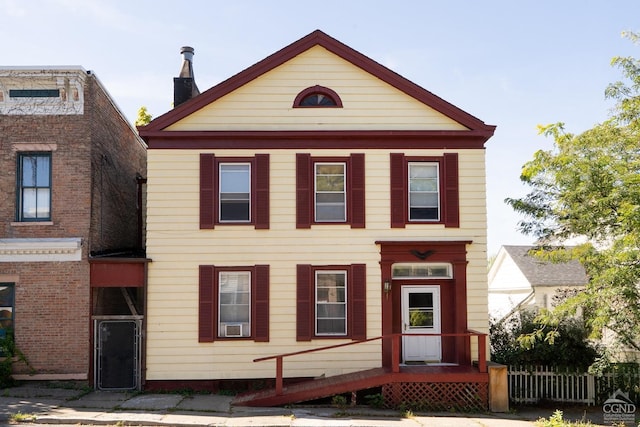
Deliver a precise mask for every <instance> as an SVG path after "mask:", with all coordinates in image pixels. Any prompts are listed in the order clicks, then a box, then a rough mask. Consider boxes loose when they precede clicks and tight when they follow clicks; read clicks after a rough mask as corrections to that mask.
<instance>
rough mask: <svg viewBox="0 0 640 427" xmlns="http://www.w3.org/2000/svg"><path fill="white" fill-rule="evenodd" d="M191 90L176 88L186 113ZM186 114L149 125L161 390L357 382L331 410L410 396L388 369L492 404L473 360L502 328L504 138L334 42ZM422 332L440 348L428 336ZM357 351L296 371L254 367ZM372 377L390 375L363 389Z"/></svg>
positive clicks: (153, 329)
mask: <svg viewBox="0 0 640 427" xmlns="http://www.w3.org/2000/svg"><path fill="white" fill-rule="evenodd" d="M183 52H187V53H188V54H186V55H185V61H187V62H189V61H191V53H192V50H189V49H183ZM185 68H187V69H188V68H190V67H183V70H185ZM185 79H186V80H185ZM189 79H192V75H191V76H188V75H186V76H185V75H183V74H182V73H181V77H180V78H178V79H176V81H175V83H176V95H175V98H176V100H178V99H180V98H181V97H182V95H183V94H184V90H186V91H189V90H191V86H190V82H192V81H191V80H189ZM185 88H186V89H185ZM183 89H184V90H183ZM178 104H179V103H178V102H176V106H175V108H174V109H173V110H172V111H170V112H168V113H166V114H165V115H162V116H160V117H157V118H156V119H155V120H153V121H152V122H151V123H150V124H149V125H147V126H146V127H142V128H140V129H139V130H140V135H141V136H142V137H143V139H144V140H145V141H146V142H147V144H148V146H149V150H148V179H149V183H148V187H147V191H148V193H147V196H148V197H147V203H148V207H147V245H146V249H147V255H148V256H149V257H150V258H152V259H153V262H152V263H150V264H149V266H148V268H149V270H148V299H147V304H148V305H147V313H148V322H147V329H146V333H147V336H146V338H147V340H146V372H145V374H146V375H145V377H146V384H145V387H146V388H150V389H153V388H170V387H185V386H189V387H203V388H206V387H208V388H216V387H221V384H222V382H224V381H225V380H227V381H228V380H233V381H235V382H238V381H239V380H244V381H246V382H249V383H251V382H252V381H254V380H257V381H262V382H263V381H264V380H265V379H266V380H269V381H271V380H272V379H273V378H274V377H276V388H278V378H280V379H282V376H283V377H284V379H285V380H286V381H287V382H292V381H293V380H299V379H302V378H314V377H335V378H338V377H339V378H342V379H344V378H348V379H347V380H344V381H343V382H347V383H349V381H351V382H350V383H349V384H347V385H346V386H345V385H344V384H343V385H342V386H336V385H335V384H334V385H333V386H331V387H333V388H331V387H329V386H327V385H326V383H322V384H324V386H325V387H329V388H328V389H325V390H324V392H325V394H326V393H329V395H330V394H331V392H333V393H336V392H339V391H340V390H342V389H341V388H340V387H347V388H348V387H351V389H350V390H352V389H357V388H366V386H374V385H382V384H384V383H386V384H387V386H391V385H392V384H391V383H396V382H398V381H399V380H398V378H400V377H393V378H391V377H389V376H388V375H387V376H384V375H386V374H384V372H386V373H387V374H388V373H390V372H391V370H393V369H395V368H397V366H396V365H397V363H398V361H399V362H400V363H401V366H400V368H399V369H400V371H401V372H400V373H399V374H406V372H405V371H404V369H405V368H407V367H408V365H420V366H423V367H424V368H425V369H426V370H425V371H423V373H429V372H431V373H432V374H433V376H431V377H430V376H428V375H426V374H425V375H426V376H423V377H420V378H421V380H420V381H422V382H423V385H422V386H420V387H422V390H423V391H424V390H427V389H428V390H429V391H424V393H431V395H432V397H433V398H434V399H436V400H437V399H439V398H443V396H444V398H445V399H446V398H447V396H449V394H448V391H451V390H452V387H453V386H452V385H449V386H447V387H449V388H448V389H447V388H446V387H445V388H443V389H434V388H432V387H435V385H436V383H437V384H441V383H447V382H449V383H458V384H459V383H463V384H465V385H463V386H462V387H465V386H466V383H467V382H469V383H473V386H477V387H478V388H479V390H475V389H474V390H473V391H472V392H470V393H469V395H472V396H473V395H480V396H485V397H486V386H487V374H486V369H484V364H483V361H480V366H481V369H480V370H479V369H478V368H474V367H473V366H471V363H472V360H478V358H482V356H478V354H479V352H478V344H477V343H478V340H477V339H476V337H477V336H478V335H480V336H481V338H480V339H481V340H483V339H484V336H483V335H482V334H483V333H484V334H486V333H487V332H488V316H487V282H486V237H487V223H486V200H485V192H486V189H485V150H484V148H485V142H486V141H487V140H488V139H489V138H490V137H491V136H492V135H493V132H494V129H495V127H494V126H490V125H486V124H485V123H483V122H482V121H480V120H479V119H477V118H476V117H474V116H472V115H470V114H468V113H466V112H464V111H462V110H461V109H459V108H457V107H456V106H454V105H451V104H449V103H447V102H446V101H444V100H442V99H440V98H438V97H437V96H435V95H434V94H432V93H430V92H428V91H427V90H425V89H423V88H421V87H419V86H417V85H416V84H414V83H412V82H410V81H409V80H407V79H405V78H403V77H401V76H400V75H398V74H396V73H394V72H393V71H391V70H389V69H388V68H386V67H384V66H382V65H380V64H379V63H377V62H375V61H373V60H371V59H370V58H368V57H366V56H364V55H362V54H360V53H359V52H357V51H355V50H353V49H351V48H350V47H348V46H346V45H344V44H342V43H341V42H339V41H337V40H335V39H333V38H331V37H329V36H327V35H326V34H324V33H323V32H321V31H315V32H313V33H311V34H309V35H308V36H306V37H304V38H302V39H300V40H298V41H296V42H294V43H293V44H291V45H289V46H287V47H285V48H283V49H282V50H280V51H278V52H276V53H274V54H273V55H271V56H269V57H267V58H266V59H264V60H262V61H260V62H258V63H257V64H255V65H253V66H251V67H249V68H247V69H246V70H244V71H242V72H240V73H238V74H236V75H235V76H233V77H231V78H229V79H228V80H225V81H223V82H222V83H220V84H218V85H216V86H214V87H212V88H210V89H209V90H206V91H204V92H202V93H201V94H200V95H197V96H195V97H194V98H192V99H190V100H187V101H185V102H184V103H182V104H180V105H178ZM469 330H475V331H479V332H480V334H476V335H473V336H470V335H469ZM401 333H405V334H407V335H409V336H405V337H404V338H403V340H402V342H401V343H400V345H396V346H394V345H393V343H394V340H393V339H392V335H393V334H401ZM419 333H432V334H436V335H433V336H428V337H427V336H410V335H411V334H419ZM442 334H448V335H442ZM453 334H458V335H457V336H454V335H453ZM382 335H385V336H386V337H387V338H386V339H384V340H380V339H374V338H376V337H379V336H382ZM365 339H373V340H371V341H366V342H360V341H361V340H365ZM356 342H357V345H347V346H345V347H339V348H335V349H332V350H330V351H319V352H312V353H308V354H301V355H297V356H293V357H286V358H285V359H284V364H283V366H282V365H280V364H279V363H274V361H273V360H271V361H262V362H254V359H257V358H261V357H265V356H275V355H280V354H283V353H290V352H298V351H305V350H310V349H319V348H322V347H326V346H331V345H339V344H353V343H356ZM396 344H397V343H396ZM481 347H486V345H485V344H484V343H483V344H481ZM481 350H484V348H482V349H481ZM480 353H482V354H483V355H484V352H483V351H481V352H480ZM442 365H450V366H447V368H451V369H452V370H451V371H447V372H449V373H443V372H444V371H443V366H442ZM394 367H395V368H394ZM418 367H419V366H417V367H412V368H418ZM428 368H432V370H431V371H429V370H428ZM371 369H374V371H372V372H374V373H371V372H370V373H369V374H367V375H370V376H372V375H378V376H377V378H376V379H375V380H373V379H371V381H369V380H362V378H360V380H355V379H349V378H352V377H348V375H349V374H350V373H354V372H357V371H363V370H371ZM375 369H382V370H378V371H376V370H375ZM482 371H484V372H482ZM381 372H383V374H381ZM344 375H347V377H345V376H344ZM389 375H390V374H389ZM465 375H467V376H465ZM403 378H405V379H404V380H403V381H414V380H415V378H413V379H411V380H406V378H407V377H403ZM420 381H418V382H420ZM268 383H269V382H268ZM317 384H321V382H318V383H317ZM393 386H394V387H395V386H396V384H394V385H393ZM397 386H398V387H399V385H397ZM398 387H396V388H395V389H394V388H393V387H391V388H389V387H387V388H386V389H385V395H386V396H387V397H388V398H390V399H392V400H393V396H391V394H393V393H395V392H396V391H394V390H397V389H398ZM420 387H417V388H420ZM292 390H293V389H291V388H287V393H293V391H292ZM277 393H280V394H282V390H279V391H278V390H277ZM287 393H285V394H287ZM312 394H313V393H310V394H298V395H295V396H290V397H289V398H283V399H284V400H277V399H271V400H269V399H267V400H263V401H257V400H251V399H248V400H244V401H243V402H244V403H247V402H248V404H281V403H283V402H286V401H289V402H291V401H295V400H302V399H307V398H309V397H311V396H312ZM320 394H322V393H320V392H318V393H317V394H316V395H320ZM285 397H286V396H285ZM423 397H424V396H421V397H417V398H423ZM287 399H288V400H287ZM396 400H397V399H396ZM485 403H486V402H485Z"/></svg>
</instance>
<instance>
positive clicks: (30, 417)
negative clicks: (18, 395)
mask: <svg viewBox="0 0 640 427" xmlns="http://www.w3.org/2000/svg"><path fill="white" fill-rule="evenodd" d="M9 420H11V421H12V422H14V423H28V422H31V421H35V420H36V416H35V415H34V414H23V413H22V412H18V413H15V414H11V416H10V417H9Z"/></svg>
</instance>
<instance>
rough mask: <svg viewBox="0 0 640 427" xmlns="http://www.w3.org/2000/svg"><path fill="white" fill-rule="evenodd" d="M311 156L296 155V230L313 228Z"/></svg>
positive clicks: (304, 154)
mask: <svg viewBox="0 0 640 427" xmlns="http://www.w3.org/2000/svg"><path fill="white" fill-rule="evenodd" d="M312 192H313V180H312V178H311V155H310V154H306V153H298V154H296V228H311V201H312V200H313V197H312Z"/></svg>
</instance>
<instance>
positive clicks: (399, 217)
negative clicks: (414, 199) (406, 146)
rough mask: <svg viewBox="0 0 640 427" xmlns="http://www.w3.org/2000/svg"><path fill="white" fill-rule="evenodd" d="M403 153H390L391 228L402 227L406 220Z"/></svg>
mask: <svg viewBox="0 0 640 427" xmlns="http://www.w3.org/2000/svg"><path fill="white" fill-rule="evenodd" d="M404 163H405V162H404V154H402V153H391V159H390V165H389V167H390V168H391V170H390V171H389V172H390V174H391V201H390V203H391V228H404V226H405V221H406V215H405V212H406V197H407V196H406V194H407V191H408V189H407V185H406V178H405V173H404Z"/></svg>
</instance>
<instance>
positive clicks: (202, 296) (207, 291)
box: [198, 265, 217, 342]
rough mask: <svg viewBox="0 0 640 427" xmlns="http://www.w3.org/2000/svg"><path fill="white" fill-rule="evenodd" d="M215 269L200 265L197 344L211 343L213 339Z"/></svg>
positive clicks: (210, 266)
mask: <svg viewBox="0 0 640 427" xmlns="http://www.w3.org/2000/svg"><path fill="white" fill-rule="evenodd" d="M214 278H215V267H214V266H212V265H201V266H200V275H199V293H198V342H213V340H214V339H215V329H216V328H215V327H214V325H215V321H216V310H215V305H216V299H217V298H216V292H215V284H214Z"/></svg>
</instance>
